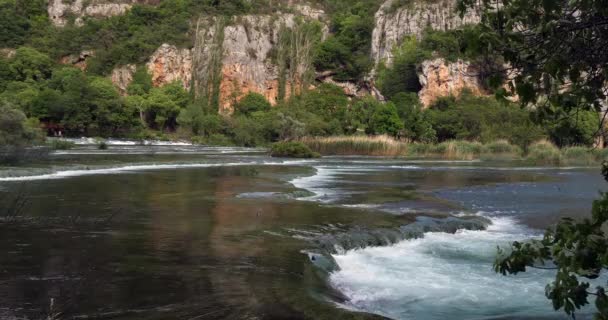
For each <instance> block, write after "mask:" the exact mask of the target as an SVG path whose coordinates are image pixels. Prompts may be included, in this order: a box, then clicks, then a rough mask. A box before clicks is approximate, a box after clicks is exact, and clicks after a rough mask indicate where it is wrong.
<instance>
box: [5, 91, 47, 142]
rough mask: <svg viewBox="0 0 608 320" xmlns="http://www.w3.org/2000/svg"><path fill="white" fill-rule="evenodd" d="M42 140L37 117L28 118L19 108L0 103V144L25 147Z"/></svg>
mask: <svg viewBox="0 0 608 320" xmlns="http://www.w3.org/2000/svg"><path fill="white" fill-rule="evenodd" d="M43 140H44V137H43V135H42V133H41V131H40V128H39V124H38V120H37V119H28V118H27V117H26V116H25V114H24V113H23V112H21V111H20V110H17V109H16V108H14V107H12V106H10V105H9V104H7V103H6V102H4V103H0V146H2V147H7V146H15V147H27V146H32V145H34V144H38V143H40V142H42V141H43Z"/></svg>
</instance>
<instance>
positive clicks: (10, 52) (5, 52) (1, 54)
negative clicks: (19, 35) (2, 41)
mask: <svg viewBox="0 0 608 320" xmlns="http://www.w3.org/2000/svg"><path fill="white" fill-rule="evenodd" d="M15 53H17V50H15V49H12V48H0V58H6V59H10V58H12V57H14V56H15Z"/></svg>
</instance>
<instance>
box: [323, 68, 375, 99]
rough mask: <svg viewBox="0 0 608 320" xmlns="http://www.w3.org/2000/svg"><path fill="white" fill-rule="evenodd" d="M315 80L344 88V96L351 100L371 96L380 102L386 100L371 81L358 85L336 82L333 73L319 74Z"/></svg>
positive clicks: (361, 82)
mask: <svg viewBox="0 0 608 320" xmlns="http://www.w3.org/2000/svg"><path fill="white" fill-rule="evenodd" d="M315 79H316V81H317V82H318V83H329V84H333V85H335V86H338V87H340V88H342V90H343V91H344V94H345V95H347V96H348V97H350V98H362V97H365V96H368V95H371V96H372V97H374V98H376V99H378V100H381V101H383V100H384V97H383V96H382V94H381V93H380V91H379V90H378V89H377V88H376V87H375V86H374V85H373V83H371V82H369V81H360V82H358V83H354V82H342V81H335V80H334V79H333V73H332V72H320V73H317V75H316V78H315Z"/></svg>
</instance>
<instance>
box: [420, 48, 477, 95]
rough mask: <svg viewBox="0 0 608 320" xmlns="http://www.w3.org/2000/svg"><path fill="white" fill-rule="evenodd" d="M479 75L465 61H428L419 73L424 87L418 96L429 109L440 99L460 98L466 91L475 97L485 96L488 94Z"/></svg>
mask: <svg viewBox="0 0 608 320" xmlns="http://www.w3.org/2000/svg"><path fill="white" fill-rule="evenodd" d="M478 75H479V70H478V69H477V68H476V67H475V66H474V65H473V64H471V63H469V62H466V61H463V60H458V61H456V62H448V61H446V60H445V59H442V58H437V59H433V60H427V61H425V62H423V63H422V64H421V66H420V69H419V72H418V80H419V81H420V84H421V85H422V90H421V91H420V92H419V93H418V96H419V97H420V101H421V102H422V104H423V105H424V106H426V107H428V106H430V105H432V104H433V102H435V100H437V98H439V97H445V96H449V95H455V96H458V95H459V94H460V93H461V92H462V91H463V90H465V89H467V90H469V91H470V92H471V93H473V94H474V95H484V94H486V92H485V90H484V89H483V87H482V84H481V82H480V81H479V78H478Z"/></svg>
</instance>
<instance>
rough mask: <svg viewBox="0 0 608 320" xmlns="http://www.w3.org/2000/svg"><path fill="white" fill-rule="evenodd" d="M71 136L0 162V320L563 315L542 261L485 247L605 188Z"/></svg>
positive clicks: (562, 180)
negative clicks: (509, 268)
mask: <svg viewBox="0 0 608 320" xmlns="http://www.w3.org/2000/svg"><path fill="white" fill-rule="evenodd" d="M78 142H79V145H78V146H77V147H76V148H74V149H71V150H64V151H56V152H54V153H53V154H52V155H51V156H50V158H49V159H45V160H40V161H38V162H33V163H27V164H22V165H20V166H17V167H0V319H47V318H50V319H142V318H145V319H168V318H170V319H226V318H228V319H242V318H248V319H305V318H315V319H353V318H362V319H364V318H375V317H388V318H392V319H539V318H547V319H564V318H565V317H564V316H563V315H562V313H560V312H555V311H553V310H552V307H551V305H550V302H549V301H548V300H547V299H546V298H545V297H544V287H545V285H546V284H547V283H549V282H550V280H551V277H552V273H551V271H548V270H531V271H530V272H528V273H525V274H521V275H518V276H510V277H504V276H501V275H497V274H495V273H494V272H493V271H492V263H493V261H494V257H495V254H496V246H497V245H505V244H508V243H509V242H510V241H514V240H524V239H529V238H533V237H538V236H540V235H541V234H542V230H543V229H544V228H546V227H547V226H549V225H550V224H552V223H554V222H556V221H557V220H558V219H559V218H560V217H563V216H575V217H584V216H586V215H587V214H588V212H589V210H590V207H591V202H592V201H593V199H595V198H597V197H598V194H599V193H598V192H599V191H600V190H604V189H606V188H605V183H604V182H603V180H602V179H601V176H600V174H599V170H598V169H597V168H579V167H570V168H551V167H525V166H521V165H519V164H517V163H512V162H509V163H507V162H505V163H489V162H481V161H432V160H406V159H386V158H373V157H324V158H321V159H314V160H294V159H276V158H270V157H268V156H267V155H266V154H265V153H264V150H260V149H244V148H227V147H226V148H221V147H203V146H191V145H188V144H186V143H182V144H172V143H150V144H149V145H139V144H136V143H132V142H124V141H123V142H121V141H111V143H109V148H108V150H98V149H97V148H96V147H95V145H92V144H89V143H90V142H91V141H88V140H86V139H85V140H81V141H78ZM448 216H449V217H448ZM446 217H447V218H446ZM488 222H491V223H488ZM589 311H590V310H587V309H586V310H583V312H582V314H583V315H584V314H588V313H589Z"/></svg>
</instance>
